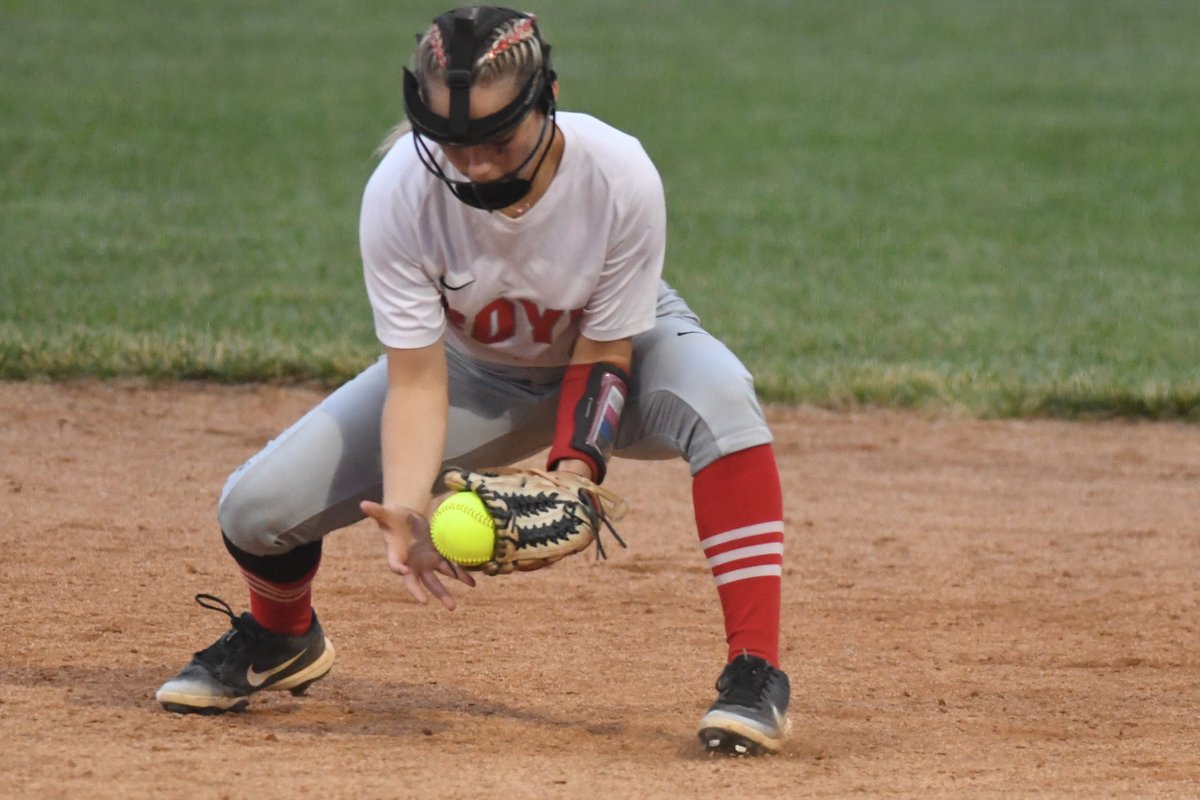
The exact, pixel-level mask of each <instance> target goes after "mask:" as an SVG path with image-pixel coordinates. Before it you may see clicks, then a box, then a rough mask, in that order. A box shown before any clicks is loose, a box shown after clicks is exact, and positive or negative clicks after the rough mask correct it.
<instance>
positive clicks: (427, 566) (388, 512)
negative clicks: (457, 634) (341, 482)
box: [360, 500, 475, 611]
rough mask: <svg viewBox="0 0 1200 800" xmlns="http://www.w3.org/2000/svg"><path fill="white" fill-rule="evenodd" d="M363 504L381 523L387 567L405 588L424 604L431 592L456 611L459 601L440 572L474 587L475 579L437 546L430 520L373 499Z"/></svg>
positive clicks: (368, 514)
mask: <svg viewBox="0 0 1200 800" xmlns="http://www.w3.org/2000/svg"><path fill="white" fill-rule="evenodd" d="M360 508H361V509H362V512H363V513H364V514H366V515H367V516H368V517H370V518H371V519H373V520H375V522H376V524H377V525H379V529H380V531H381V532H382V533H383V542H384V549H385V551H386V556H387V565H388V569H390V570H391V571H392V572H395V573H396V574H398V575H400V577H401V580H402V582H403V584H404V589H405V591H407V592H408V593H409V595H411V596H412V598H413V599H414V600H416V601H417V602H418V603H421V604H422V605H424V604H426V603H428V602H429V595H430V594H432V595H433V596H434V597H436V598H438V599H439V600H441V601H442V605H443V606H445V607H446V609H447V610H449V611H453V610H454V609H455V607H456V606H457V603H456V602H455V600H454V596H453V595H452V594H450V590H449V589H447V588H446V587H445V585H443V584H442V579H441V577H440V576H443V575H444V576H445V577H447V578H453V579H455V580H457V581H459V582H461V583H465V584H466V585H467V586H472V587H473V586H474V585H475V579H474V578H473V577H472V576H471V574H470V573H469V572H467V571H466V570H464V569H463V568H462V567H459V566H457V565H455V564H451V563H450V562H449V561H447V560H446V559H445V558H443V557H442V555H441V554H440V553H438V551H437V550H436V549H435V548H434V546H433V541H432V540H431V539H430V538H429V521H428V520H427V519H425V517H423V516H421V515H419V514H415V513H413V512H412V511H411V510H409V509H407V508H390V507H388V506H384V505H380V504H379V503H373V502H371V501H370V500H364V501H363V502H362V504H361V505H360Z"/></svg>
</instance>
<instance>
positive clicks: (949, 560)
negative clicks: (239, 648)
mask: <svg viewBox="0 0 1200 800" xmlns="http://www.w3.org/2000/svg"><path fill="white" fill-rule="evenodd" d="M319 397H320V395H319V393H318V392H316V391H314V390H310V389H305V388H277V387H239V388H218V387H211V386H191V385H185V386H172V387H165V388H155V389H151V388H145V387H140V386H135V385H111V384H92V383H89V384H79V385H67V386H63V385H38V384H0V519H2V521H3V526H2V527H0V537H2V541H3V558H2V559H0V597H2V598H3V609H4V613H3V616H2V617H0V643H2V645H3V650H2V652H0V738H2V740H3V742H4V746H3V747H2V748H0V796H4V797H14V798H18V797H19V798H35V797H36V798H59V797H62V798H76V797H88V798H107V797H113V798H117V797H120V798H142V797H146V798H150V797H153V798H166V797H199V798H220V797H230V798H254V799H255V800H266V799H267V798H275V797H288V798H297V797H321V798H396V797H431V798H468V797H488V798H520V797H531V798H594V797H603V798H607V797H613V798H616V797H621V798H625V797H628V798H643V799H644V798H677V797H706V798H713V797H739V798H740V797H745V798H756V799H757V798H777V797H778V798H784V797H787V798H796V797H844V796H862V797H881V796H886V797H923V798H925V797H946V798H963V797H1001V796H1003V797H1012V796H1018V797H1117V796H1120V797H1156V798H1157V797H1194V796H1197V795H1200V735H1198V731H1200V723H1198V722H1197V719H1198V716H1200V714H1198V711H1200V647H1198V645H1200V639H1198V636H1197V619H1198V615H1200V609H1198V608H1197V604H1198V603H1197V601H1198V592H1197V582H1198V580H1200V579H1198V577H1197V576H1198V575H1200V569H1198V567H1200V547H1198V545H1200V529H1198V525H1197V519H1198V517H1200V427H1198V426H1187V425H1175V424H1153V425H1150V424H1127V423H1104V424H1100V423H1096V424H1092V423H1059V422H1046V421H1034V422H975V421H958V420H948V419H934V418H926V417H923V416H918V415H913V414H895V413H882V412H879V413H876V412H870V413H838V414H835V413H827V412H822V411H816V410H811V409H800V410H791V409H778V408H777V409H771V420H772V424H773V426H774V428H775V431H776V434H777V437H778V444H777V452H778V456H779V459H780V465H781V467H782V470H783V475H784V485H785V487H786V488H785V502H786V506H787V536H788V544H787V553H786V559H785V577H784V581H785V595H784V630H783V637H784V652H785V655H784V658H785V664H784V666H785V668H786V669H787V670H788V671H789V673H790V675H791V678H792V686H793V710H792V718H793V722H794V731H795V735H794V737H793V740H792V741H791V742H790V744H789V746H788V748H787V750H786V751H785V752H784V753H783V754H782V755H780V756H777V757H775V758H769V759H743V760H734V759H724V758H710V757H708V756H705V755H702V754H701V753H700V752H699V751H698V747H697V745H696V743H695V739H694V731H693V726H694V724H695V721H696V720H697V719H698V718H699V716H700V714H701V713H702V712H703V710H704V708H705V707H706V705H707V703H708V702H710V701H711V699H712V683H713V681H714V680H715V678H716V675H717V672H718V671H719V669H720V666H721V659H722V656H723V641H722V639H723V637H722V630H721V621H720V615H719V611H718V605H717V598H716V591H715V589H714V588H713V585H712V581H711V579H710V578H709V576H708V574H707V568H706V566H705V563H704V560H703V557H702V556H701V553H700V551H699V548H698V547H697V545H696V542H695V534H694V533H693V531H692V527H691V510H690V497H689V494H688V491H687V472H686V469H685V467H684V466H683V465H682V464H681V463H659V464H643V463H631V462H620V463H619V464H618V465H617V466H616V467H614V469H613V472H612V477H611V479H610V482H609V483H610V485H611V486H612V487H613V488H615V489H616V490H618V491H619V492H622V493H624V494H626V495H627V496H628V497H629V499H630V500H631V502H632V505H633V506H634V512H633V514H632V515H631V516H630V517H629V518H627V520H626V521H625V523H624V524H623V526H622V533H623V534H624V535H625V537H626V539H627V540H628V541H629V542H630V545H631V546H630V549H629V550H627V551H620V552H617V553H615V554H614V555H613V557H612V560H611V561H609V562H607V563H604V562H600V563H597V562H595V561H594V560H592V559H591V558H590V557H587V558H582V557H581V558H577V559H574V560H572V561H568V562H564V563H562V564H559V565H557V566H556V567H554V568H552V569H550V570H546V571H543V572H540V573H534V574H530V575H522V576H515V577H510V578H496V579H489V580H485V581H484V582H483V583H482V585H481V586H480V587H479V588H477V589H475V590H474V591H473V592H472V591H467V590H465V589H464V590H463V591H460V592H458V595H459V598H460V600H461V601H462V605H461V607H460V608H459V610H458V611H456V612H454V613H452V614H451V613H448V612H445V611H443V610H441V609H440V608H436V609H435V608H433V607H428V608H422V607H420V606H417V605H415V604H412V603H409V602H406V601H405V600H404V599H403V596H402V591H401V589H400V586H399V583H398V581H397V580H396V579H395V578H394V577H393V576H391V575H390V574H389V573H388V572H387V570H386V568H385V567H384V565H383V561H382V555H381V553H382V550H381V546H380V543H379V542H378V540H377V537H376V535H375V533H374V532H373V530H372V529H371V528H370V527H368V526H366V525H365V524H360V525H358V526H355V527H354V528H351V529H349V530H347V531H344V532H341V533H339V534H337V535H335V536H333V537H331V538H330V539H328V540H327V542H326V550H325V552H326V557H325V561H324V564H323V566H322V569H321V574H320V576H319V577H318V581H317V585H316V590H315V596H316V605H317V608H318V609H319V610H320V612H321V615H322V620H323V622H324V624H325V626H326V629H327V631H328V633H329V635H330V637H331V639H333V640H334V641H335V643H336V644H337V648H338V662H337V665H336V666H335V668H334V670H333V672H332V673H331V674H330V676H329V678H328V679H326V680H325V681H323V682H321V683H319V684H317V685H316V686H314V687H313V688H312V689H311V690H310V693H309V696H308V697H306V698H299V699H297V698H293V697H291V696H290V695H287V694H283V695H282V696H275V695H271V696H268V697H265V698H263V699H261V700H259V699H257V698H256V700H255V701H254V702H253V703H252V705H251V708H250V710H249V711H247V712H246V713H243V714H238V715H227V716H225V717H217V718H204V717H184V716H176V715H172V714H167V713H165V712H163V711H162V710H161V709H159V708H158V707H157V705H156V704H155V702H154V698H153V693H154V690H155V688H156V687H157V686H158V684H159V683H160V682H161V681H162V680H163V679H165V678H166V677H169V676H170V675H171V674H172V673H174V672H175V671H176V670H177V669H178V668H179V667H180V666H181V665H182V664H183V663H184V662H185V661H186V659H187V657H188V656H189V655H190V653H191V652H192V651H193V650H196V649H199V648H200V647H202V646H205V645H207V644H208V643H210V642H211V641H212V640H213V639H214V638H216V636H217V635H219V634H220V633H221V632H223V631H224V630H225V628H226V627H227V626H226V624H225V623H224V618H223V617H221V616H220V615H219V614H214V613H212V612H207V611H202V610H201V609H199V608H198V607H197V606H195V605H194V604H193V602H192V599H191V598H192V595H193V594H195V593H197V592H202V591H206V592H212V593H215V594H218V595H221V596H224V597H225V598H227V599H229V600H230V601H231V602H232V603H233V604H234V605H235V606H244V604H245V602H246V600H245V597H246V595H245V589H244V586H243V584H242V582H241V578H240V577H239V576H238V575H237V573H236V572H235V570H234V569H233V567H232V562H231V561H230V560H229V559H228V557H227V556H226V554H225V553H224V550H223V548H222V547H221V545H220V542H219V540H218V538H217V531H216V529H215V526H214V523H213V509H214V504H215V500H216V496H217V493H218V491H219V489H220V487H221V484H222V482H223V481H224V478H225V476H226V474H227V473H228V472H229V471H230V470H231V469H232V468H233V467H235V466H236V465H237V464H238V463H240V462H241V460H242V459H244V458H245V457H246V456H248V455H250V454H251V453H252V452H254V451H255V450H257V449H258V448H259V447H260V446H261V445H262V444H264V443H265V442H266V441H267V440H268V439H269V438H270V437H271V436H272V435H274V434H275V433H276V432H277V431H278V430H279V429H281V428H282V427H283V426H284V425H286V424H287V423H289V422H291V421H292V420H293V419H294V418H295V417H297V416H299V415H300V414H301V413H302V412H303V411H305V410H307V408H308V407H309V406H310V405H312V404H313V403H314V402H316V400H317V399H319Z"/></svg>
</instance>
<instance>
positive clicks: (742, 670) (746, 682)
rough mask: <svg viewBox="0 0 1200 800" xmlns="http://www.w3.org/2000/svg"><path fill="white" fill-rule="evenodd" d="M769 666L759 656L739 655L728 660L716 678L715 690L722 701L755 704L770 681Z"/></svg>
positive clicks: (741, 704)
mask: <svg viewBox="0 0 1200 800" xmlns="http://www.w3.org/2000/svg"><path fill="white" fill-rule="evenodd" d="M771 675H772V672H771V666H770V664H768V663H767V662H766V661H764V660H762V659H761V658H750V657H747V656H739V657H738V658H736V659H734V660H733V661H732V662H730V664H729V666H728V667H726V668H725V671H724V672H722V673H721V677H720V678H718V679H717V692H718V694H719V696H720V700H721V702H723V703H729V704H731V705H739V706H756V705H758V704H759V702H760V701H761V700H762V698H763V695H764V694H765V693H766V691H767V686H768V685H769V684H770V682H771Z"/></svg>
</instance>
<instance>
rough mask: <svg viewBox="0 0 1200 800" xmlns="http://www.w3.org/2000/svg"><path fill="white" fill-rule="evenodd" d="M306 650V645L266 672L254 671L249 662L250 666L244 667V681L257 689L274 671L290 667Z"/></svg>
mask: <svg viewBox="0 0 1200 800" xmlns="http://www.w3.org/2000/svg"><path fill="white" fill-rule="evenodd" d="M307 652H308V648H307V647H306V648H304V649H303V650H301V651H300V652H299V653H297V654H296V655H295V656H293V657H292V658H289V659H288V660H287V661H285V662H283V663H282V664H280V665H279V666H278V667H272V668H271V669H269V670H267V671H266V672H256V671H255V670H254V665H253V664H251V665H250V666H248V667H246V683H248V684H250V685H251V686H253V687H254V688H255V689H257V688H258V687H259V686H262V685H263V684H264V683H266V682H267V679H268V678H270V677H271V676H272V675H274V674H275V673H277V672H282V671H283V670H285V669H287V668H288V667H290V666H291V665H292V664H295V663H296V660H297V659H298V658H300V656H302V655H304V654H305V653H307Z"/></svg>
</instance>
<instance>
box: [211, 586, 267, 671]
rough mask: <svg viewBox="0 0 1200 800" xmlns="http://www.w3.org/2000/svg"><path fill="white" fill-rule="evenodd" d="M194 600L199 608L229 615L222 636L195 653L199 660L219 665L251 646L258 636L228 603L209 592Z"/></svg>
mask: <svg viewBox="0 0 1200 800" xmlns="http://www.w3.org/2000/svg"><path fill="white" fill-rule="evenodd" d="M195 600H196V605H198V606H200V607H201V608H206V609H208V610H210V611H220V612H221V613H222V614H224V615H225V616H227V617H229V623H230V626H231V627H230V629H229V630H228V631H227V632H226V633H225V635H224V636H222V637H221V638H220V639H217V641H215V642H213V643H212V644H211V645H209V646H208V647H206V648H204V649H203V650H201V651H199V652H198V653H196V654H195V656H196V658H197V659H198V660H199V661H202V662H204V663H206V664H211V665H214V666H215V665H219V664H222V663H224V662H225V661H227V660H228V659H229V657H230V655H232V654H236V653H241V652H245V651H246V650H247V649H249V648H250V647H251V646H253V644H254V642H255V640H257V638H258V636H257V634H256V632H255V631H254V630H253V629H252V628H251V627H250V626H248V625H247V624H246V623H245V622H244V621H243V620H242V619H241V618H240V617H239V616H238V615H237V614H235V613H234V611H233V608H232V607H231V606H230V605H229V603H226V602H225V601H224V600H222V599H221V598H220V597H217V596H216V595H211V594H198V595H196V597H195Z"/></svg>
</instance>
